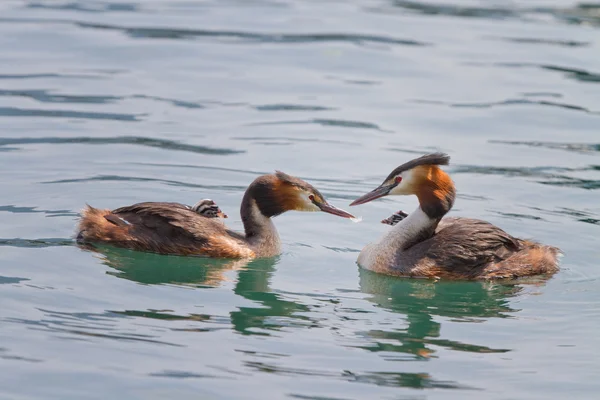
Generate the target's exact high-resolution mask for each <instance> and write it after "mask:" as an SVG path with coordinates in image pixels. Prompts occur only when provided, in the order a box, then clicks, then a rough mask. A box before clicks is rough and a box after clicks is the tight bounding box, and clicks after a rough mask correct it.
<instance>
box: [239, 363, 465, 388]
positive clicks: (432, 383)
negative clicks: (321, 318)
mask: <svg viewBox="0 0 600 400" xmlns="http://www.w3.org/2000/svg"><path fill="white" fill-rule="evenodd" d="M244 365H245V366H246V367H249V368H251V369H254V370H258V371H260V372H266V373H270V374H276V375H283V376H290V377H294V376H296V377H298V376H309V377H328V378H337V379H341V380H345V381H348V382H358V383H367V384H373V385H377V386H387V387H410V388H418V389H436V388H444V389H474V388H472V387H468V386H464V385H460V384H458V383H456V382H450V381H438V380H435V379H433V378H432V377H431V376H430V375H429V374H426V373H423V374H418V373H416V374H415V373H403V372H365V373H355V372H352V371H348V370H345V371H340V372H338V371H325V370H316V369H304V368H291V367H285V366H282V365H278V364H274V363H265V362H257V361H246V362H244Z"/></svg>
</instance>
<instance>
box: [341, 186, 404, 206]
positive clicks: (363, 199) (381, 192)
mask: <svg viewBox="0 0 600 400" xmlns="http://www.w3.org/2000/svg"><path fill="white" fill-rule="evenodd" d="M393 188H394V185H385V186H384V185H381V186H379V187H378V188H377V189H374V190H372V191H370V192H369V193H367V194H365V195H363V196H360V197H359V198H358V199H356V200H354V201H353V202H352V203H350V205H351V206H357V205H359V204H365V203H368V202H369V201H372V200H375V199H378V198H380V197H384V196H387V195H388V194H389V193H390V190H392V189H393Z"/></svg>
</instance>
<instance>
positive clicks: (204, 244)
mask: <svg viewBox="0 0 600 400" xmlns="http://www.w3.org/2000/svg"><path fill="white" fill-rule="evenodd" d="M289 210H297V211H324V212H326V213H330V214H333V215H338V216H340V217H344V218H354V216H353V215H352V214H349V213H347V212H346V211H344V210H341V209H339V208H337V207H334V206H332V205H331V204H329V203H327V201H326V200H325V198H324V197H323V195H321V193H319V191H318V190H317V189H315V188H314V187H313V186H311V185H310V184H308V183H306V182H304V181H303V180H301V179H298V178H295V177H293V176H290V175H287V174H284V173H283V172H279V171H277V172H276V173H275V174H272V175H263V176H260V177H258V178H256V179H255V180H254V182H252V183H251V184H250V186H248V189H247V190H246V193H245V194H244V198H243V199H242V205H241V209H240V213H241V216H242V222H243V224H244V229H245V235H244V234H240V233H237V232H234V231H231V230H229V229H227V228H226V227H225V225H224V224H222V223H221V222H219V221H217V220H216V219H215V218H205V217H204V216H202V215H200V214H198V213H197V212H196V211H194V210H192V208H191V207H189V206H186V205H183V204H179V203H138V204H134V205H131V206H127V207H121V208H117V209H116V210H112V211H110V210H100V209H97V208H93V207H91V206H89V205H88V206H87V208H85V209H84V210H83V211H82V216H81V220H80V222H79V229H78V231H79V232H78V234H77V240H78V241H79V242H80V243H105V244H110V245H114V246H117V247H124V248H129V249H133V250H141V251H150V252H154V253H161V254H179V255H199V256H208V257H218V258H252V257H271V256H275V255H277V254H279V252H280V242H279V235H278V234H277V230H276V229H275V225H273V222H272V221H271V217H275V216H277V215H279V214H281V213H284V212H285V211H289Z"/></svg>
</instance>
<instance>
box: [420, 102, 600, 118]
mask: <svg viewBox="0 0 600 400" xmlns="http://www.w3.org/2000/svg"><path fill="white" fill-rule="evenodd" d="M414 102H415V103H422V104H439V105H446V106H449V107H456V108H493V107H496V106H514V105H541V106H549V107H559V108H564V109H567V110H573V111H583V112H586V113H589V114H598V115H600V112H598V111H591V110H589V109H587V108H585V107H582V106H577V105H573V104H567V103H559V102H556V101H548V100H530V99H506V100H502V101H493V102H478V103H450V102H444V101H439V100H414Z"/></svg>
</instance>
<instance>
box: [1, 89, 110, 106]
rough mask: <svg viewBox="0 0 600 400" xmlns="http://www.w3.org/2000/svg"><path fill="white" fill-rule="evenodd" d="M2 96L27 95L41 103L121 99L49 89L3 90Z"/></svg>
mask: <svg viewBox="0 0 600 400" xmlns="http://www.w3.org/2000/svg"><path fill="white" fill-rule="evenodd" d="M0 96H5V97H9V96H10V97H27V98H31V99H33V100H36V101H39V102H41V103H84V104H107V103H114V102H115V101H117V100H120V99H121V98H120V97H117V96H93V95H87V96H73V95H55V94H50V93H49V92H48V91H47V90H2V89H0Z"/></svg>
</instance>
